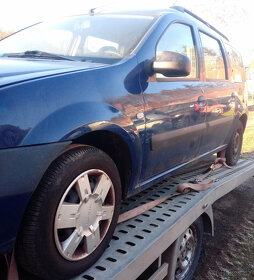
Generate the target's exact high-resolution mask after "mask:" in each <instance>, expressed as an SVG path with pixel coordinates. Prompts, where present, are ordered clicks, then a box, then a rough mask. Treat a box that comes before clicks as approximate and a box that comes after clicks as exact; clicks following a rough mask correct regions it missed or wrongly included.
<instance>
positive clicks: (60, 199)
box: [16, 147, 121, 279]
mask: <svg viewBox="0 0 254 280" xmlns="http://www.w3.org/2000/svg"><path fill="white" fill-rule="evenodd" d="M120 198H121V184H120V178H119V174H118V170H117V167H116V166H115V164H114V162H113V161H112V160H111V158H110V157H109V156H107V155H106V154H105V153H103V152H102V151H100V150H98V149H95V148H92V147H79V148H74V149H72V150H70V151H68V152H66V153H64V154H63V155H62V156H60V157H59V158H58V159H57V160H55V162H53V164H52V165H51V166H50V168H49V169H48V171H47V172H46V174H45V176H44V178H43V179H42V181H41V183H40V185H39V186H38V188H37V190H36V191H35V193H34V195H33V197H32V199H31V202H30V205H29V206H28V209H27V211H26V213H25V216H24V219H23V223H22V227H21V230H20V232H19V235H18V240H17V245H16V247H17V248H16V257H17V260H18V263H19V264H20V265H21V267H22V268H23V269H24V270H26V271H28V272H30V273H31V274H33V275H36V276H38V277H40V278H42V279H69V278H71V277H73V276H74V275H77V274H79V273H81V272H83V271H84V270H86V269H87V268H89V267H90V266H91V265H92V264H93V263H94V262H95V261H96V260H97V259H98V258H99V257H100V256H101V254H102V253H103V251H104V250H105V248H106V246H107V245H108V243H109V241H110V239H111V237H112V234H113V231H114V229H115V227H116V223H117V219H118V215H119V209H120Z"/></svg>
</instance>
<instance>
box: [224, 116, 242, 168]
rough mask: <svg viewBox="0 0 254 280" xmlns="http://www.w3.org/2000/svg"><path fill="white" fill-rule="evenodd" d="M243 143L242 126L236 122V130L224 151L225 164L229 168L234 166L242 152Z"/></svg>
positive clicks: (239, 122)
mask: <svg viewBox="0 0 254 280" xmlns="http://www.w3.org/2000/svg"><path fill="white" fill-rule="evenodd" d="M242 143H243V125H242V122H241V121H240V120H238V123H237V126H236V129H235V130H234V132H233V134H232V136H231V138H230V141H229V144H228V146H227V149H226V163H227V164H228V165H230V166H233V165H236V163H237V161H238V159H239V157H240V154H241V150H242Z"/></svg>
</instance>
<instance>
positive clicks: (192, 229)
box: [175, 217, 204, 280]
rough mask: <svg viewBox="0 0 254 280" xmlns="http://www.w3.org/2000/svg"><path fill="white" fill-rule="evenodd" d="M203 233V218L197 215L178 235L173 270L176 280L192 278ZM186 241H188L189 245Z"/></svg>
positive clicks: (189, 279) (198, 256) (199, 252)
mask: <svg viewBox="0 0 254 280" xmlns="http://www.w3.org/2000/svg"><path fill="white" fill-rule="evenodd" d="M203 233H204V227H203V219H202V217H199V218H198V219H197V220H196V221H195V222H194V223H193V224H192V225H191V226H189V228H188V229H187V230H186V231H185V232H184V233H183V234H182V236H181V237H180V238H181V240H180V242H179V248H178V258H177V264H176V271H175V279H176V280H191V279H192V278H193V275H194V273H195V270H196V268H197V265H198V261H199V258H200V254H201V249H202V242H203ZM187 241H189V244H190V245H189V246H188V243H187ZM184 244H187V245H186V248H184V247H183V246H184ZM185 257H186V258H188V261H189V262H188V264H186V263H187V261H186V259H185ZM184 261H185V262H184ZM185 264H186V267H184V265H185Z"/></svg>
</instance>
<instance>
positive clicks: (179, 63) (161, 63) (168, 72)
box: [150, 51, 191, 77]
mask: <svg viewBox="0 0 254 280" xmlns="http://www.w3.org/2000/svg"><path fill="white" fill-rule="evenodd" d="M190 71H191V63H190V59H189V58H188V57H187V56H185V55H182V54H180V53H176V52H168V51H165V52H158V53H157V60H156V61H154V62H153V63H152V65H151V68H150V73H151V74H153V73H160V74H162V75H164V76H166V77H185V76H188V75H189V74H190Z"/></svg>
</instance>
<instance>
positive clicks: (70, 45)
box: [0, 15, 154, 62]
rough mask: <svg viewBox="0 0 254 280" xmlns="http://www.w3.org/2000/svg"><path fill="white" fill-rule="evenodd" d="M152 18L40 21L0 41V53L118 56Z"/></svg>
mask: <svg viewBox="0 0 254 280" xmlns="http://www.w3.org/2000/svg"><path fill="white" fill-rule="evenodd" d="M153 21H154V17H153V16H141V15H93V16H89V15H84V16H75V17H66V18H61V19H57V20H54V21H48V22H42V23H39V24H36V25H34V26H31V27H29V28H26V29H24V30H21V31H20V32H17V33H15V34H13V35H12V36H10V37H8V38H5V39H4V40H2V41H0V55H5V56H12V57H13V56H17V57H18V55H20V54H22V57H24V56H25V55H30V56H31V53H32V54H34V53H35V52H36V53H37V54H38V53H39V54H42V53H47V54H54V55H59V56H62V57H63V56H66V57H70V58H75V60H83V61H85V60H91V61H99V62H100V59H111V60H112V59H116V60H119V59H122V58H124V57H126V56H128V55H129V54H130V53H131V52H132V51H133V50H134V48H135V47H136V46H137V44H138V43H139V41H140V40H141V39H142V37H143V36H144V35H145V33H146V32H147V30H148V29H149V27H150V26H151V25H152V23H153ZM31 51H32V52H31ZM11 54H12V55H11ZM47 57H48V56H47ZM36 58H38V55H37V56H36ZM44 58H45V57H44ZM53 59H54V58H53Z"/></svg>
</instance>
